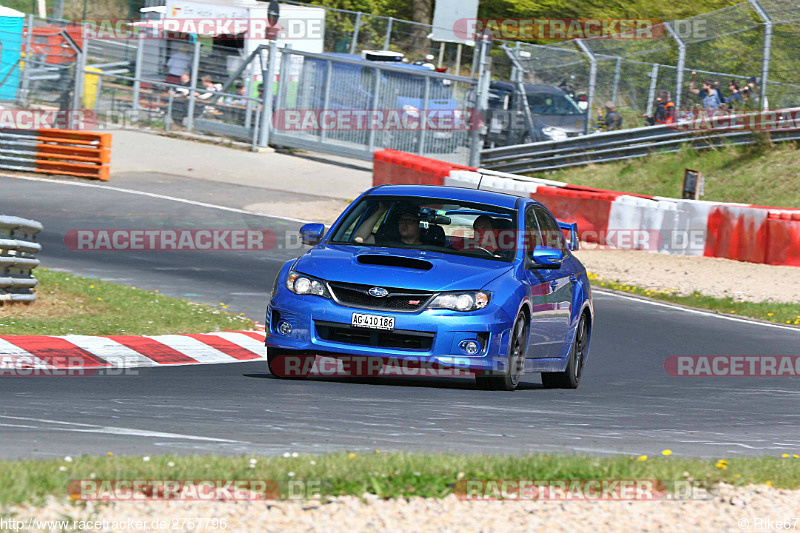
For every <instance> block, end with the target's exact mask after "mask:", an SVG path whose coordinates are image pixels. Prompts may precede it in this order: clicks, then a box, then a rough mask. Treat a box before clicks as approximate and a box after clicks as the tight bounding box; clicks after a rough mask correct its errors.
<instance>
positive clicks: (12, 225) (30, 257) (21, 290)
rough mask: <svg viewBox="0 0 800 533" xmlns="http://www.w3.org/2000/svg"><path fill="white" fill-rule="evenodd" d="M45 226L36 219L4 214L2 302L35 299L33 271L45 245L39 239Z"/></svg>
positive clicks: (0, 242) (0, 232) (0, 220)
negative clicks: (37, 254)
mask: <svg viewBox="0 0 800 533" xmlns="http://www.w3.org/2000/svg"><path fill="white" fill-rule="evenodd" d="M42 229H44V228H43V226H42V225H41V224H40V223H39V222H36V221H35V220H27V219H24V218H18V217H11V216H2V215H0V304H2V303H3V302H33V301H35V300H36V293H34V292H33V288H34V287H36V285H37V283H38V282H37V281H36V279H35V278H34V277H33V274H31V271H32V270H33V269H34V268H36V267H37V266H39V260H38V259H36V257H34V256H35V255H36V253H37V252H40V251H41V249H42V246H41V245H40V244H39V243H37V242H35V241H36V235H37V234H38V233H39V232H40V231H42Z"/></svg>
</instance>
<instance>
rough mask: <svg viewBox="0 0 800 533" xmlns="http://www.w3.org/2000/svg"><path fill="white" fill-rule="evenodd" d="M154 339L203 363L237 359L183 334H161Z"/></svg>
mask: <svg viewBox="0 0 800 533" xmlns="http://www.w3.org/2000/svg"><path fill="white" fill-rule="evenodd" d="M151 338H153V337H151ZM154 339H155V340H157V341H158V342H160V343H162V344H166V345H167V346H169V347H170V348H172V349H173V350H177V351H179V352H181V353H185V354H187V355H188V356H189V357H191V358H192V359H196V360H197V361H200V362H201V363H205V364H215V363H231V362H233V361H236V359H233V358H232V357H231V356H230V355H228V354H226V353H223V352H221V351H219V350H217V349H216V348H214V347H212V346H209V345H208V344H205V343H203V342H200V341H199V340H197V339H193V338H191V337H186V336H183V335H159V336H158V337H155V338H154Z"/></svg>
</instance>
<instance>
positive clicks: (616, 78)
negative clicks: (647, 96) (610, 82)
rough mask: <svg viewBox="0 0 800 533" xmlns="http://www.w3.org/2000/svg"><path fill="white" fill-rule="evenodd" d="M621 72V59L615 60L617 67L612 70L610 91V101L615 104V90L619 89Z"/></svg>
mask: <svg viewBox="0 0 800 533" xmlns="http://www.w3.org/2000/svg"><path fill="white" fill-rule="evenodd" d="M621 70H622V58H621V57H618V58H617V67H616V68H615V69H614V87H613V88H612V89H611V101H612V102H614V105H616V103H617V90H618V88H619V75H620V71H621Z"/></svg>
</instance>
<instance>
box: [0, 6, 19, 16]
mask: <svg viewBox="0 0 800 533" xmlns="http://www.w3.org/2000/svg"><path fill="white" fill-rule="evenodd" d="M0 17H17V18H24V17H25V13H23V12H22V11H17V10H16V9H11V8H10V7H6V6H0Z"/></svg>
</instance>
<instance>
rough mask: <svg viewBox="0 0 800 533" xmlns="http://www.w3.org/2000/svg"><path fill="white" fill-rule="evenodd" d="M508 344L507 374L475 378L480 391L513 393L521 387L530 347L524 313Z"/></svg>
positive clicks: (518, 320) (516, 322)
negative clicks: (526, 353) (520, 383)
mask: <svg viewBox="0 0 800 533" xmlns="http://www.w3.org/2000/svg"><path fill="white" fill-rule="evenodd" d="M508 344H509V346H508V364H507V365H506V370H505V372H503V374H502V375H500V376H492V375H489V376H487V375H477V376H475V383H476V384H477V385H478V388H479V389H482V390H504V391H513V390H514V389H516V388H517V385H519V382H520V381H521V379H522V372H523V370H524V369H525V350H526V348H527V346H528V319H527V317H526V316H525V314H524V313H520V314H518V315H517V319H516V320H515V321H514V327H513V328H511V338H510V339H509V343H508Z"/></svg>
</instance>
